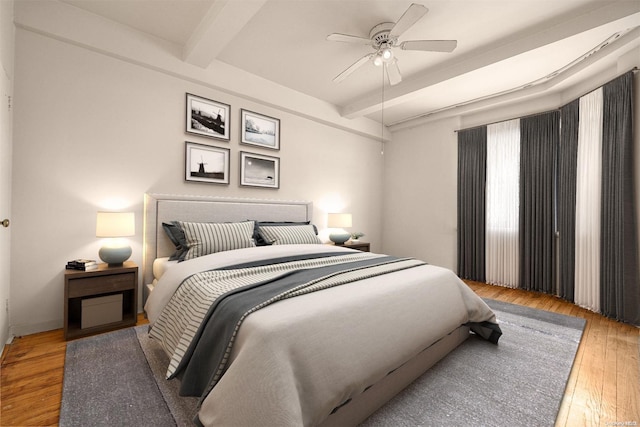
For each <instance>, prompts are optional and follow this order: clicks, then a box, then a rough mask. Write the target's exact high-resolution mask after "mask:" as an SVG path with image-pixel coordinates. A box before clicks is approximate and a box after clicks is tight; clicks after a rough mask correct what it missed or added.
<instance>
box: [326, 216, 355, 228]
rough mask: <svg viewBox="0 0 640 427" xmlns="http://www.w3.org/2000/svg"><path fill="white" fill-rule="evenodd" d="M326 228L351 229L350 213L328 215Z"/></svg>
mask: <svg viewBox="0 0 640 427" xmlns="http://www.w3.org/2000/svg"><path fill="white" fill-rule="evenodd" d="M327 227H329V228H344V227H351V214H350V213H330V214H328V218H327Z"/></svg>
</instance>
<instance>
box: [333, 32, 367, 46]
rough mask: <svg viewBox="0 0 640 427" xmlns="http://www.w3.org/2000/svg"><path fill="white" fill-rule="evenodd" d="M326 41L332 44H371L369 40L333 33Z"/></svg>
mask: <svg viewBox="0 0 640 427" xmlns="http://www.w3.org/2000/svg"><path fill="white" fill-rule="evenodd" d="M327 40H330V41H332V42H342V43H354V44H369V45H370V44H371V39H365V38H364V37H358V36H350V35H349V34H340V33H333V34H329V35H328V36H327Z"/></svg>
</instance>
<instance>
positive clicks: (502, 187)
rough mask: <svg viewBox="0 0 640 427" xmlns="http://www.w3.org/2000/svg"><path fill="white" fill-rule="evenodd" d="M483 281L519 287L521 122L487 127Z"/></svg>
mask: <svg viewBox="0 0 640 427" xmlns="http://www.w3.org/2000/svg"><path fill="white" fill-rule="evenodd" d="M486 188H487V190H486V191H487V194H486V209H487V219H486V281H487V283H492V284H496V285H502V286H508V287H512V288H516V287H518V284H519V271H520V270H519V256H518V254H519V249H518V238H519V233H518V229H519V223H520V221H519V208H520V119H515V120H509V121H506V122H501V123H495V124H492V125H489V126H487V187H486Z"/></svg>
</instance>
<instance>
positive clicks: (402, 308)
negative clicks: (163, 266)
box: [145, 245, 496, 426]
mask: <svg viewBox="0 0 640 427" xmlns="http://www.w3.org/2000/svg"><path fill="white" fill-rule="evenodd" d="M331 251H345V252H349V251H351V250H350V249H345V248H338V247H331V246H325V245H295V246H280V247H277V246H272V247H258V248H249V249H241V250H236V251H229V252H224V253H219V254H213V255H209V256H205V257H201V258H197V259H195V260H191V261H187V262H183V263H180V264H177V265H176V266H173V267H171V268H169V269H167V271H166V272H165V273H164V274H163V276H162V277H161V278H160V280H159V281H158V283H157V285H156V287H155V289H154V291H153V293H152V294H151V295H150V297H149V299H148V300H147V304H146V305H145V309H146V310H147V314H148V316H149V320H150V322H151V323H152V324H153V322H154V321H155V320H156V319H157V318H158V316H159V314H160V312H161V311H162V309H163V307H164V306H165V305H166V304H167V302H168V301H169V299H170V298H171V296H172V295H173V293H174V291H175V289H176V288H177V287H178V286H179V284H180V283H181V282H182V280H183V279H184V278H186V277H187V276H189V275H191V274H193V273H195V272H197V271H201V270H204V269H210V268H216V267H223V266H229V265H234V264H238V263H241V262H246V261H248V260H255V259H265V258H269V257H274V256H286V255H294V254H302V253H313V252H331ZM337 302H339V303H337ZM483 321H489V322H496V319H495V316H494V314H493V312H492V311H491V310H490V309H489V307H488V306H487V305H486V304H485V303H484V302H483V301H482V300H481V299H480V298H478V297H477V296H476V295H475V294H474V293H473V291H471V290H470V289H469V288H468V287H467V286H466V285H465V284H464V283H463V282H462V281H461V280H460V279H458V277H457V276H456V275H455V274H454V273H453V272H451V271H450V270H447V269H444V268H440V267H436V266H431V265H424V266H420V267H415V268H411V269H408V270H403V271H399V272H395V273H392V274H388V275H383V276H378V277H373V278H369V279H366V280H361V281H358V282H354V283H350V284H347V285H343V286H338V287H335V288H330V289H326V290H323V291H320V292H314V293H311V294H307V295H302V296H299V297H296V298H292V299H288V300H283V301H279V302H277V303H275V304H272V305H270V306H267V307H265V308H263V309H261V310H259V311H257V312H255V313H253V314H251V315H250V316H249V317H248V318H247V319H246V320H245V321H244V323H243V325H242V327H241V328H240V330H239V332H238V336H237V338H236V341H235V345H234V348H233V352H232V354H231V364H230V366H229V369H228V371H227V372H226V373H225V375H224V376H223V377H222V378H221V380H220V381H219V383H218V384H217V385H216V386H215V387H214V389H213V390H212V391H211V392H210V393H209V395H208V396H207V397H206V398H205V400H204V401H203V402H202V406H201V408H200V411H199V420H200V422H201V423H202V424H204V425H207V426H209V425H220V426H228V425H233V426H241V425H246V426H255V425H263V426H271V425H273V426H276V425H277V426H300V425H317V424H319V423H320V422H322V421H323V420H324V419H325V418H326V417H327V416H329V414H330V413H331V411H332V410H333V409H334V408H336V407H338V406H340V405H341V404H343V403H344V402H346V401H347V400H348V399H350V398H352V397H354V396H357V395H358V394H360V393H362V392H363V391H364V390H365V389H366V388H367V387H368V386H370V385H372V384H374V383H376V382H377V381H379V380H380V379H382V378H384V377H385V375H386V374H387V373H388V372H390V371H391V370H393V369H396V368H398V367H399V366H401V365H402V364H403V363H405V362H406V361H407V360H409V359H411V358H412V357H414V356H416V355H417V354H418V353H419V352H420V351H422V350H423V349H425V348H427V347H429V346H430V345H432V344H433V343H435V342H436V341H438V340H439V339H440V338H441V337H443V336H445V335H447V334H449V333H450V332H452V331H453V330H455V329H456V328H458V327H459V326H460V325H462V324H465V323H467V322H483Z"/></svg>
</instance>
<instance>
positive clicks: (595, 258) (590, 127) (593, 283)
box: [574, 88, 602, 312]
mask: <svg viewBox="0 0 640 427" xmlns="http://www.w3.org/2000/svg"><path fill="white" fill-rule="evenodd" d="M601 176H602V88H600V89H598V90H595V91H593V92H591V93H589V94H587V95H585V96H583V97H582V98H580V122H579V125H578V165H577V176H576V251H575V252H576V271H575V295H574V300H575V303H576V304H578V305H580V306H582V307H585V308H588V309H590V310H593V311H596V312H599V311H600V203H601V202H600V201H601Z"/></svg>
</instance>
